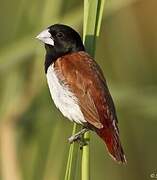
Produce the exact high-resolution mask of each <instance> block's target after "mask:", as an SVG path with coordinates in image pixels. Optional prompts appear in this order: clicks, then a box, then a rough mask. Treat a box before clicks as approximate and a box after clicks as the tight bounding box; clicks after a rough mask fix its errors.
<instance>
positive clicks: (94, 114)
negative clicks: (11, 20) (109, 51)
mask: <svg viewBox="0 0 157 180" xmlns="http://www.w3.org/2000/svg"><path fill="white" fill-rule="evenodd" d="M36 38H38V39H39V40H41V41H42V42H43V43H44V44H45V49H46V56H45V73H46V77H47V82H48V86H49V90H50V93H51V96H52V99H53V101H54V103H55V105H56V107H57V108H58V109H59V110H60V111H61V112H62V114H63V115H64V116H65V117H67V118H68V119H69V120H70V121H73V122H76V123H78V124H81V125H82V126H83V129H82V130H81V131H80V132H78V133H77V134H76V135H74V136H72V137H70V138H69V141H70V142H73V141H77V140H79V139H80V137H81V136H82V135H83V134H84V133H85V132H87V131H88V130H92V131H95V132H96V133H97V135H98V136H99V137H101V138H102V139H103V141H104V142H105V144H106V146H107V149H108V151H109V154H110V155H111V156H112V157H113V159H114V160H116V161H117V162H119V163H126V159H125V155H124V151H123V148H122V145H121V142H120V138H119V129H118V126H117V123H118V121H117V115H116V110H115V106H114V103H113V100H112V97H111V95H110V92H109V89H108V87H107V83H106V80H105V78H104V75H103V72H102V70H101V68H100V67H99V65H98V64H97V63H96V61H95V60H94V59H93V58H92V57H91V56H90V55H89V54H88V53H87V52H86V51H85V47H84V45H83V43H82V40H81V37H80V35H79V34H78V33H77V32H76V31H75V30H74V29H72V28H71V27H69V26H67V25H62V24H55V25H52V26H50V27H48V28H47V29H46V30H44V31H42V32H41V33H40V34H39V35H38V36H37V37H36Z"/></svg>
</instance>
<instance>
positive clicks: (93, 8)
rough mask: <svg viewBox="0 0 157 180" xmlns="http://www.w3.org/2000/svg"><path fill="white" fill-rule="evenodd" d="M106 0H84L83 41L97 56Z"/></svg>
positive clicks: (86, 158) (86, 174)
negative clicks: (97, 45)
mask: <svg viewBox="0 0 157 180" xmlns="http://www.w3.org/2000/svg"><path fill="white" fill-rule="evenodd" d="M104 3H105V0H84V23H83V25H84V26H83V41H84V45H85V48H86V51H87V52H88V53H89V54H90V55H91V56H93V57H94V56H95V50H96V40H97V38H98V36H99V33H100V27H101V21H102V15H103V9H104ZM84 139H85V140H86V142H87V145H86V146H84V147H83V150H82V173H81V176H82V180H90V147H89V141H90V134H89V132H86V133H85V135H84Z"/></svg>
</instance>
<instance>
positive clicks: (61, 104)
mask: <svg viewBox="0 0 157 180" xmlns="http://www.w3.org/2000/svg"><path fill="white" fill-rule="evenodd" d="M46 76H47V82H48V86H49V89H50V93H51V97H52V99H53V101H54V103H55V105H56V106H57V108H58V109H59V110H60V111H61V112H62V113H63V115H64V116H65V117H67V118H69V119H70V120H71V121H75V122H76V123H79V124H82V123H83V122H86V120H85V119H84V116H83V114H82V112H81V109H80V107H79V105H78V100H77V98H76V96H75V95H74V94H73V93H72V92H71V91H70V90H69V88H68V86H67V85H63V84H62V85H61V83H60V82H59V79H58V77H57V71H55V70H54V64H52V65H51V66H49V68H48V70H47V74H46Z"/></svg>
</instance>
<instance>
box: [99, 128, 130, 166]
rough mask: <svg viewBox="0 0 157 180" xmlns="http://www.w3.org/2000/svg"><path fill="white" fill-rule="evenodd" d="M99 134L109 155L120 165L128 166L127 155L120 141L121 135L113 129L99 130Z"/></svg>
mask: <svg viewBox="0 0 157 180" xmlns="http://www.w3.org/2000/svg"><path fill="white" fill-rule="evenodd" d="M97 134H98V135H99V136H100V137H101V138H102V139H103V141H104V142H105V144H106V146H107V149H108V151H109V154H110V155H111V157H112V158H113V159H114V160H115V161H117V162H118V163H123V164H126V163H127V161H126V158H125V154H124V151H123V148H122V145H121V142H120V139H119V133H118V131H116V129H113V128H111V129H110V128H102V129H99V130H97Z"/></svg>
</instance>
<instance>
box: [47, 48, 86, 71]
mask: <svg viewBox="0 0 157 180" xmlns="http://www.w3.org/2000/svg"><path fill="white" fill-rule="evenodd" d="M45 49H46V56H45V73H47V70H48V67H49V66H50V65H51V64H52V63H53V62H55V61H56V60H57V59H58V58H59V57H62V56H64V55H66V54H69V53H73V52H79V51H85V48H84V46H83V44H82V45H81V46H79V47H77V48H76V47H75V48H69V49H67V50H66V51H62V49H58V48H57V49H56V48H55V47H52V46H50V45H47V44H45Z"/></svg>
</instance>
